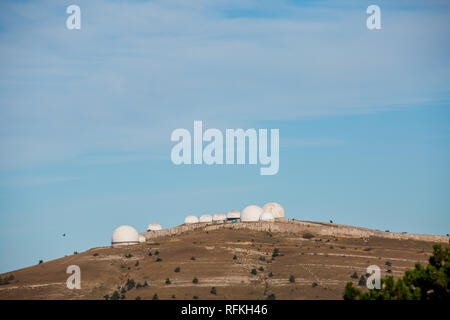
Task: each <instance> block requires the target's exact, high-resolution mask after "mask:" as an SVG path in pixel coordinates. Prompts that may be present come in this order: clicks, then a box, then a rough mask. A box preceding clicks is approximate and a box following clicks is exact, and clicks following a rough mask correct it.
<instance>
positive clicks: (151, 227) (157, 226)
mask: <svg viewBox="0 0 450 320" xmlns="http://www.w3.org/2000/svg"><path fill="white" fill-rule="evenodd" d="M159 230H162V228H161V225H160V224H159V223H156V222H153V223H150V224H149V225H148V227H147V231H159Z"/></svg>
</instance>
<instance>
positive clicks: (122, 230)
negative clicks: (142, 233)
mask: <svg viewBox="0 0 450 320" xmlns="http://www.w3.org/2000/svg"><path fill="white" fill-rule="evenodd" d="M136 243H139V233H138V232H137V231H136V229H135V228H133V227H131V226H120V227H118V228H117V229H116V230H114V232H113V235H112V239H111V244H112V245H113V246H121V245H128V244H136Z"/></svg>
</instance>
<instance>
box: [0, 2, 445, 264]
mask: <svg viewBox="0 0 450 320" xmlns="http://www.w3.org/2000/svg"><path fill="white" fill-rule="evenodd" d="M338 3H339V5H337V4H336V3H335V2H331V1H315V2H311V1H220V0H216V1H206V0H203V1H186V0H184V1H181V0H179V1H173V0H166V1H128V2H126V1H120V2H119V1H95V2H94V1H56V0H55V1H33V2H31V1H2V3H1V4H0V70H1V73H0V84H1V85H0V148H1V149H0V150H1V153H0V272H6V271H9V270H13V269H16V268H20V267H25V266H29V265H33V264H35V263H37V262H38V261H39V260H40V259H43V260H49V259H54V258H57V257H60V256H64V255H66V254H67V255H68V254H71V253H73V252H74V251H82V250H86V249H89V248H91V247H94V246H103V245H108V244H109V243H110V236H111V234H112V231H113V230H114V228H115V227H117V226H119V225H121V224H130V225H133V226H134V227H136V228H137V229H138V230H139V231H144V229H145V227H146V226H147V225H148V224H149V223H151V222H154V221H157V222H159V223H161V224H162V225H163V227H171V226H175V225H178V224H180V223H182V221H183V219H184V217H185V216H186V215H188V214H197V215H200V214H203V213H215V212H227V211H228V210H231V209H238V210H240V209H242V208H244V207H245V206H246V205H248V204H252V203H256V204H260V205H263V204H264V203H265V202H268V201H277V202H280V203H281V204H283V206H284V207H285V208H286V212H287V215H288V217H289V218H297V219H302V220H313V221H328V220H330V219H332V220H333V221H335V222H337V223H344V224H350V225H357V226H364V227H369V228H374V229H380V230H385V229H390V230H392V231H399V232H403V231H406V232H415V233H429V234H446V233H449V232H450V214H449V213H450V197H449V196H448V190H450V165H449V164H450V103H449V98H450V92H449V89H450V81H449V80H450V79H449V76H450V58H449V57H450V56H449V45H450V43H449V39H450V34H449V33H450V28H449V21H450V5H449V4H448V2H446V1H378V2H376V4H378V5H379V6H380V8H381V19H382V29H381V30H376V31H369V30H368V29H367V28H366V22H365V20H366V18H367V16H368V15H367V14H366V13H365V11H366V8H367V6H368V5H370V4H374V3H375V2H372V1H370V2H369V1H339V2H338ZM71 4H77V5H79V6H80V8H81V16H82V22H81V30H74V31H69V30H67V29H66V26H65V20H66V18H67V16H68V15H67V14H66V12H65V10H66V8H67V6H69V5H71ZM194 120H202V121H203V124H204V126H205V127H209V128H220V129H225V128H269V129H270V128H278V129H280V145H281V147H280V170H279V173H278V174H277V175H275V176H260V175H259V168H258V167H257V166H249V165H247V166H175V165H174V164H172V162H171V160H170V151H171V148H172V147H173V145H174V143H173V142H171V141H170V134H171V132H172V131H173V130H174V129H176V128H187V129H189V130H191V132H192V130H193V129H192V128H193V121H194ZM63 233H65V234H66V235H67V236H66V237H62V234H63Z"/></svg>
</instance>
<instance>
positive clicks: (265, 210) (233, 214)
mask: <svg viewBox="0 0 450 320" xmlns="http://www.w3.org/2000/svg"><path fill="white" fill-rule="evenodd" d="M285 218H286V213H285V212H284V208H283V207H282V206H281V205H280V204H279V203H276V202H269V203H266V204H265V205H264V207H262V208H261V207H259V206H257V205H250V206H247V207H245V209H244V210H242V213H241V212H239V211H237V210H231V211H230V212H228V214H226V215H225V214H224V213H216V214H215V215H214V216H212V217H211V215H209V214H204V215H202V216H200V219H198V218H197V217H196V216H187V217H186V219H184V223H185V224H192V223H199V222H200V223H208V222H213V221H214V222H224V221H227V220H241V221H244V222H251V221H268V222H271V221H275V220H282V219H285Z"/></svg>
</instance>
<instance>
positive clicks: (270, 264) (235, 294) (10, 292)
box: [0, 221, 449, 299]
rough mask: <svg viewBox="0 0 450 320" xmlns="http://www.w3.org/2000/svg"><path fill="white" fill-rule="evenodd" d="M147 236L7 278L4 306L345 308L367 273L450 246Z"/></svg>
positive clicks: (263, 233)
mask: <svg viewBox="0 0 450 320" xmlns="http://www.w3.org/2000/svg"><path fill="white" fill-rule="evenodd" d="M144 235H145V236H146V238H147V242H146V243H142V244H139V245H133V246H127V247H121V248H112V247H101V248H93V249H90V250H88V251H86V252H82V253H79V254H76V255H72V256H68V257H64V258H60V259H56V260H52V261H48V262H44V263H42V264H39V265H35V266H32V267H29V268H25V269H21V270H17V271H13V272H8V273H7V274H2V275H1V277H2V278H5V277H6V278H7V277H9V276H10V275H13V276H14V280H11V281H9V282H10V283H9V284H6V285H1V286H0V299H104V296H105V295H109V296H111V295H112V294H113V292H114V291H115V290H117V291H118V293H119V294H121V295H124V298H125V299H136V297H140V298H142V299H152V298H153V297H154V296H155V294H157V296H158V297H159V298H160V299H193V298H194V297H198V298H199V299H266V298H267V297H268V296H269V295H270V294H274V295H275V297H276V298H277V299H341V297H342V293H343V290H344V286H345V283H346V282H347V281H353V282H354V283H355V284H357V283H358V280H359V278H360V276H361V275H364V274H365V273H366V268H367V267H368V266H369V265H378V266H379V267H380V268H381V270H382V276H383V277H384V276H385V275H386V274H388V273H389V274H392V275H394V276H395V277H397V276H400V275H402V274H403V273H404V271H405V270H406V269H408V268H412V267H413V266H414V264H415V263H416V262H419V263H422V264H426V263H427V260H428V257H429V255H430V254H431V252H432V245H433V244H434V243H443V242H444V243H445V242H446V243H448V241H449V237H445V236H428V235H409V234H402V233H400V234H398V233H390V232H382V231H376V230H370V229H365V228H357V227H350V226H343V225H336V224H327V223H316V222H304V221H281V222H272V223H261V222H258V223H236V224H223V225H215V224H211V225H207V226H205V225H200V224H198V225H189V226H186V225H182V226H179V227H175V228H171V229H167V230H162V231H155V232H150V233H144ZM69 265H78V266H79V267H80V269H81V289H80V290H76V289H75V290H69V289H67V287H66V280H67V278H68V277H69V274H67V273H66V269H67V267H68V266H69ZM176 271H178V272H176ZM355 272H356V274H357V276H358V278H351V276H352V275H353V274H354V273H355ZM291 276H292V277H291ZM194 278H196V279H197V280H198V281H195V280H194ZM167 279H168V280H167ZM128 280H130V281H128ZM131 280H133V281H131ZM127 281H128V284H130V286H129V288H126V287H127ZM133 284H134V285H133ZM212 287H215V293H214V290H212ZM122 288H125V289H124V290H122Z"/></svg>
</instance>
